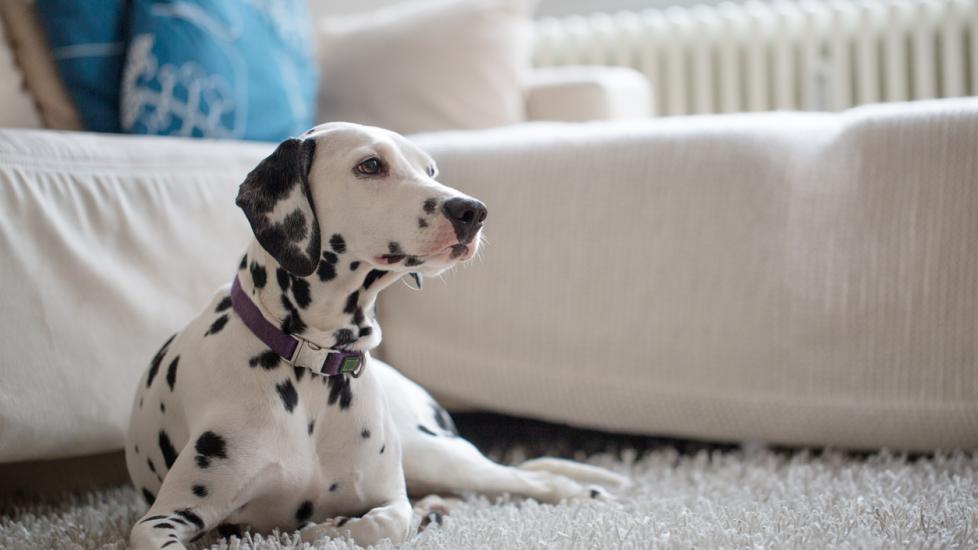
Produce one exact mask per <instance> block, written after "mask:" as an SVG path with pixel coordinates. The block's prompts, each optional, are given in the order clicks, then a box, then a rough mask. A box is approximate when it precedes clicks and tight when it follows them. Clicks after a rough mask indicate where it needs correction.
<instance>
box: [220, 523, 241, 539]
mask: <svg viewBox="0 0 978 550" xmlns="http://www.w3.org/2000/svg"><path fill="white" fill-rule="evenodd" d="M217 534H218V535H220V536H221V537H223V538H226V539H229V538H231V537H238V538H239V539H240V538H241V535H242V532H241V526H240V525H235V524H233V523H222V524H220V525H218V526H217Z"/></svg>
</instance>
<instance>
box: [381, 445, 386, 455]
mask: <svg viewBox="0 0 978 550" xmlns="http://www.w3.org/2000/svg"><path fill="white" fill-rule="evenodd" d="M386 448H387V443H384V444H383V445H381V446H380V454H384V449H386Z"/></svg>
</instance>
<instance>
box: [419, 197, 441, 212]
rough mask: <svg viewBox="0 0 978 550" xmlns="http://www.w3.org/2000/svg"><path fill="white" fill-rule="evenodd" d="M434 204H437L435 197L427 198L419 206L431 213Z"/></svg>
mask: <svg viewBox="0 0 978 550" xmlns="http://www.w3.org/2000/svg"><path fill="white" fill-rule="evenodd" d="M436 206H438V200H437V199H427V200H425V201H424V204H422V205H421V208H423V209H424V211H425V212H426V213H428V214H431V213H432V212H434V211H435V207H436Z"/></svg>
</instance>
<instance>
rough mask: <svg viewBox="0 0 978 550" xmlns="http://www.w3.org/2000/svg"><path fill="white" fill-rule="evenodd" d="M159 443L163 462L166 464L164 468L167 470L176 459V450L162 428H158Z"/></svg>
mask: <svg viewBox="0 0 978 550" xmlns="http://www.w3.org/2000/svg"><path fill="white" fill-rule="evenodd" d="M159 445H160V454H162V455H163V464H166V469H167V470H169V469H170V468H171V467H172V466H173V463H174V462H176V460H177V450H176V449H174V448H173V443H170V436H168V435H167V434H166V432H165V431H163V430H160V437H159Z"/></svg>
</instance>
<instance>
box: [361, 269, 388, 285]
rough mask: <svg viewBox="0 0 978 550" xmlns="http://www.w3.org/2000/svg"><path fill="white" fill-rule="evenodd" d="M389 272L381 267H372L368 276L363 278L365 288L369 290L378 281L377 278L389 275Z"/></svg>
mask: <svg viewBox="0 0 978 550" xmlns="http://www.w3.org/2000/svg"><path fill="white" fill-rule="evenodd" d="M387 273H388V272H387V271H382V270H380V269H371V270H370V271H369V272H367V276H366V277H364V278H363V289H364V290H367V289H368V288H370V286H371V285H373V284H374V283H375V282H376V281H377V279H380V278H381V277H383V276H384V275H387Z"/></svg>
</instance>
